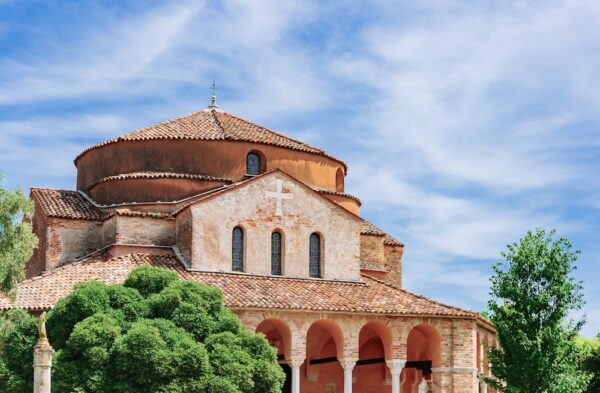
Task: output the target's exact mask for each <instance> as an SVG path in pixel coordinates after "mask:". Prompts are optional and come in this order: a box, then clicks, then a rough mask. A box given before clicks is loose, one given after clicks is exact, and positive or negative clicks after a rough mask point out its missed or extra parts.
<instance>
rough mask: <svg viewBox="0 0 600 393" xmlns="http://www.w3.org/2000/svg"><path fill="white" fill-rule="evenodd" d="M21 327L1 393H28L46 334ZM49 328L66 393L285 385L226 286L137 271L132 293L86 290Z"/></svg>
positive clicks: (60, 308)
mask: <svg viewBox="0 0 600 393" xmlns="http://www.w3.org/2000/svg"><path fill="white" fill-rule="evenodd" d="M16 320H17V321H18V322H17V323H13V324H12V325H11V327H10V328H8V329H5V331H4V332H0V334H1V336H0V342H7V341H5V340H7V339H9V338H10V337H13V338H12V339H11V340H12V341H11V343H10V345H9V344H8V342H7V345H6V346H5V347H4V348H0V350H3V352H2V353H0V354H2V355H3V356H0V357H1V358H4V354H6V355H9V357H7V360H6V361H0V390H1V391H11V392H16V393H19V392H29V391H31V388H32V385H31V381H32V379H31V371H32V367H31V364H32V359H31V354H32V352H33V345H34V344H35V339H36V338H37V329H36V327H35V319H34V318H32V317H28V316H26V317H23V318H16ZM32 326H33V330H31V327H32ZM47 330H48V337H49V340H50V342H51V344H52V345H53V347H54V349H55V350H56V354H55V357H54V369H53V376H52V378H53V390H56V391H59V392H73V393H75V392H77V393H79V392H97V393H125V392H127V393H132V392H169V393H178V392H182V393H183V392H186V393H201V392H202V393H213V392H214V393H217V392H218V393H275V392H280V391H281V386H282V384H283V378H284V375H283V372H282V370H281V368H280V367H279V365H278V364H277V353H276V351H275V349H273V348H272V347H271V346H270V345H269V343H268V342H267V341H266V340H265V338H264V336H262V335H260V334H254V333H251V332H250V331H248V330H247V329H246V328H245V327H244V326H243V325H242V324H241V322H240V321H239V319H238V318H237V317H236V316H235V315H234V314H233V313H232V312H231V311H230V310H229V309H227V308H226V307H225V306H224V304H223V296H222V294H221V291H220V290H219V289H218V288H214V287H209V286H207V285H203V284H200V283H197V282H192V281H183V280H180V279H179V277H178V275H177V274H175V273H173V272H171V271H167V270H163V269H157V268H152V267H148V266H141V267H137V268H136V269H134V270H133V271H132V273H131V274H130V275H129V277H128V278H127V280H126V281H125V283H124V284H123V285H106V284H103V283H99V282H95V281H92V282H87V283H83V284H80V285H78V286H77V287H76V288H75V289H74V291H73V292H72V293H71V294H70V295H69V296H67V297H66V298H64V299H62V300H60V301H59V302H58V303H57V305H56V307H55V308H54V309H53V310H52V311H50V312H49V314H48V318H47ZM11 358H14V359H16V360H17V361H15V362H12V363H10V359H11ZM9 363H10V364H9ZM18 364H26V365H27V366H26V367H25V368H19V366H18ZM8 388H10V389H8ZM4 389H8V390H4Z"/></svg>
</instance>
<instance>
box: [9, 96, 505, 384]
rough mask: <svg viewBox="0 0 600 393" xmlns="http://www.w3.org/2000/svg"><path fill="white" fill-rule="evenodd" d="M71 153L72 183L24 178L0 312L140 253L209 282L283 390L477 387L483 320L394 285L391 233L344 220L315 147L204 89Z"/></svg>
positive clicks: (38, 305)
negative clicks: (18, 259) (203, 103)
mask: <svg viewBox="0 0 600 393" xmlns="http://www.w3.org/2000/svg"><path fill="white" fill-rule="evenodd" d="M75 165H76V167H77V190H76V191H68V190H56V189H47V188H33V189H32V190H31V197H32V199H33V201H34V203H35V213H34V216H33V218H32V221H33V228H34V231H35V233H36V234H37V236H38V237H39V247H38V248H37V250H36V251H35V254H34V256H33V257H32V259H31V260H30V261H29V263H28V264H27V276H28V278H27V279H26V280H25V281H23V282H21V283H20V284H19V285H18V288H17V295H16V299H15V300H14V301H11V300H8V299H6V298H2V299H0V307H1V308H10V307H22V308H25V309H28V310H29V311H30V312H34V313H37V312H41V311H43V310H48V309H50V308H52V307H53V305H54V304H56V302H57V301H58V300H59V299H60V298H62V297H64V296H66V295H67V294H68V293H69V292H70V291H71V290H72V288H73V286H74V285H75V284H77V283H79V282H83V281H87V280H99V281H102V282H106V283H118V282H122V281H123V280H124V279H125V277H126V276H127V275H128V273H129V272H130V271H131V270H132V269H133V268H134V267H135V266H138V265H140V264H148V265H153V266H159V267H162V268H167V269H172V270H174V271H176V272H178V273H179V274H180V275H181V277H183V278H184V279H188V280H196V281H200V282H203V283H206V284H209V285H214V286H217V287H220V288H221V290H222V291H223V294H224V298H225V302H226V304H227V305H228V306H229V307H230V308H231V309H232V310H233V311H234V312H235V313H236V314H237V315H238V316H239V318H240V319H241V320H242V322H243V323H244V324H245V325H246V326H247V327H248V328H249V329H251V330H253V331H257V332H262V333H264V334H265V336H266V337H267V339H268V340H269V341H270V342H271V343H272V345H274V346H275V347H276V348H277V349H278V354H279V359H280V363H281V364H282V367H284V369H285V371H286V373H287V375H288V377H287V381H286V386H285V387H284V391H286V392H294V393H298V392H303V393H311V392H315V393H316V392H327V393H333V392H344V393H349V392H359V393H364V392H369V393H371V392H384V393H389V392H392V393H413V392H427V391H429V392H455V393H467V392H468V393H472V392H484V391H488V388H487V387H486V386H485V385H484V384H483V383H482V382H481V381H480V380H479V378H478V376H479V375H481V374H486V373H487V371H486V370H484V367H483V365H484V364H485V353H486V352H487V348H488V347H489V346H491V345H495V336H494V330H493V327H492V326H491V325H490V324H489V323H488V322H487V321H486V320H485V319H483V318H481V317H480V316H479V315H478V314H477V313H476V312H474V311H470V310H465V309H461V308H458V307H453V306H449V305H445V304H442V303H440V302H437V301H434V300H430V299H427V298H425V297H423V296H420V295H416V294H413V293H411V292H409V291H407V290H405V289H403V288H402V254H403V250H404V245H403V244H402V243H400V242H399V241H398V240H396V239H394V238H393V237H392V236H390V235H388V234H386V233H385V232H383V231H382V230H380V229H379V228H377V227H376V226H375V225H373V224H372V223H370V222H368V221H366V220H364V219H363V218H361V217H360V205H361V204H360V201H359V199H358V198H356V197H354V196H352V195H349V194H347V193H346V192H345V189H344V177H345V176H346V173H347V167H346V165H345V164H344V163H343V162H342V161H340V160H339V159H337V158H335V157H332V156H330V155H328V154H327V153H325V152H324V151H322V150H321V149H318V148H316V147H313V146H310V145H307V144H304V143H301V142H299V141H296V140H293V139H291V138H289V137H287V136H285V135H283V134H280V133H278V132H275V131H272V130H269V129H266V128H263V127H260V126H257V125H255V124H252V123H250V122H248V121H246V120H243V119H240V118H238V117H236V116H234V115H231V114H228V113H225V112H222V111H221V110H220V109H219V107H218V106H217V105H216V100H215V99H214V97H213V102H212V103H211V105H210V106H209V107H208V108H207V109H205V110H203V111H199V112H195V113H192V114H190V115H187V116H182V117H179V118H175V119H172V120H169V121H166V122H163V123H160V124H157V125H155V126H152V127H148V128H144V129H140V130H138V131H135V132H132V133H129V134H126V135H123V136H121V137H118V138H116V139H113V140H109V141H106V142H102V143H100V144H97V145H95V146H92V147H90V148H88V149H86V150H85V151H83V152H82V153H81V154H80V155H79V156H77V158H76V159H75ZM489 391H491V389H490V390H489Z"/></svg>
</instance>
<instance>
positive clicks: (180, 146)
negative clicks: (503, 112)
mask: <svg viewBox="0 0 600 393" xmlns="http://www.w3.org/2000/svg"><path fill="white" fill-rule="evenodd" d="M252 151H256V152H258V153H259V154H260V155H261V156H262V157H264V159H265V161H266V163H265V164H264V169H265V170H266V171H270V170H273V169H281V170H282V171H284V172H286V173H288V174H289V175H291V176H293V177H295V178H297V179H298V180H300V181H302V182H303V183H305V184H307V185H309V186H311V187H314V188H320V189H325V190H331V191H336V190H338V191H339V188H340V187H339V175H337V176H336V174H337V173H338V170H339V169H341V170H342V171H344V173H345V167H344V164H343V163H342V162H339V161H336V160H334V159H332V158H329V157H326V156H322V155H318V154H312V153H307V152H302V151H296V150H291V149H286V148H282V147H277V146H272V145H266V144H259V143H249V142H237V141H222V140H218V141H207V140H181V139H179V140H172V139H159V140H147V141H131V142H129V141H126V142H125V141H120V142H115V143H108V144H105V145H103V146H99V147H97V148H94V149H92V150H89V151H87V152H86V153H84V154H83V155H82V156H80V157H79V158H78V159H77V161H76V163H75V164H76V166H77V189H78V190H82V191H85V192H86V193H90V188H92V185H93V184H94V183H96V182H98V181H100V180H102V179H105V178H107V177H110V176H116V175H122V174H127V173H135V172H171V173H186V174H198V175H205V176H213V177H220V178H226V179H230V180H232V181H239V180H242V179H243V178H244V177H245V175H246V156H247V155H248V153H250V152H252ZM155 183H156V184H157V186H158V187H160V188H161V189H163V187H164V184H162V182H155ZM336 183H338V184H336ZM112 185H113V187H115V186H116V187H118V186H117V184H116V183H115V182H112ZM96 187H98V186H96ZM130 187H131V185H127V190H128V191H126V192H125V193H126V194H129V193H130V191H129V190H130ZM144 187H150V188H151V187H153V183H149V182H148V183H146V184H144V185H143V187H142V188H138V189H137V192H138V193H139V194H140V197H144V196H147V195H154V194H156V195H158V194H160V192H158V194H157V193H155V192H154V191H151V190H150V189H148V190H147V191H144V189H143V188H144ZM124 191H125V190H124ZM106 192H108V191H106ZM110 194H111V196H110V200H112V201H114V202H113V203H115V202H116V201H117V200H118V199H123V198H119V197H118V191H116V190H115V191H110ZM184 194H186V193H184ZM184 194H182V197H185V196H187V195H184ZM123 196H125V195H123ZM173 196H174V195H170V197H173ZM125 199H129V198H125ZM127 202H131V201H130V200H127Z"/></svg>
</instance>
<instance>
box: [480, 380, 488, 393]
mask: <svg viewBox="0 0 600 393" xmlns="http://www.w3.org/2000/svg"><path fill="white" fill-rule="evenodd" d="M487 391H488V389H487V383H485V382H481V393H487Z"/></svg>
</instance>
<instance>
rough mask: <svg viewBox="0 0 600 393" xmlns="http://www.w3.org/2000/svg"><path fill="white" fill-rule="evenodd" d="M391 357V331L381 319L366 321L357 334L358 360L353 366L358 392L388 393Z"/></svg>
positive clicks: (355, 385)
mask: <svg viewBox="0 0 600 393" xmlns="http://www.w3.org/2000/svg"><path fill="white" fill-rule="evenodd" d="M391 359H392V333H391V331H390V329H389V328H388V326H387V325H386V324H385V323H383V322H381V321H370V322H368V323H366V324H365V325H364V326H363V327H362V328H361V329H360V332H359V334H358V362H357V367H355V368H354V377H355V382H354V387H355V389H356V390H357V391H359V392H368V391H375V392H382V393H389V392H390V389H391V387H390V386H389V385H388V383H387V382H388V381H389V377H390V375H389V370H388V367H387V364H386V360H391Z"/></svg>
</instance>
